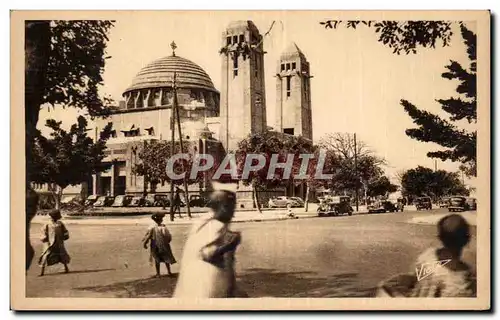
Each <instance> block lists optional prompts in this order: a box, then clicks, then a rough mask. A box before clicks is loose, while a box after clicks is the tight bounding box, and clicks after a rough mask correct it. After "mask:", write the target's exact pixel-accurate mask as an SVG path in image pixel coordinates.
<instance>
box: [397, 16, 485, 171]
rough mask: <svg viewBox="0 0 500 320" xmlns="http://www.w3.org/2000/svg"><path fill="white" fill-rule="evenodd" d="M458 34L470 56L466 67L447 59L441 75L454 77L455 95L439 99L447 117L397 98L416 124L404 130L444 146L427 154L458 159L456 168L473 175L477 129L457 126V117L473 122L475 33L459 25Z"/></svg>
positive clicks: (474, 116)
mask: <svg viewBox="0 0 500 320" xmlns="http://www.w3.org/2000/svg"><path fill="white" fill-rule="evenodd" d="M461 32H462V37H463V39H464V43H465V44H466V46H467V54H468V57H469V60H470V66H469V68H464V67H462V66H461V65H460V64H459V63H458V62H456V61H451V62H450V64H449V65H447V66H446V69H447V71H446V72H444V73H443V74H442V75H441V76H442V77H443V78H445V79H449V80H458V82H459V85H458V86H457V89H456V92H457V93H458V95H459V97H451V98H448V99H439V100H437V102H439V103H440V104H441V108H442V109H443V110H444V111H445V112H446V113H448V114H449V115H450V116H449V120H446V119H443V118H441V117H439V116H438V115H435V114H432V113H430V112H428V111H425V110H420V109H418V108H417V107H416V106H415V105H413V104H412V103H410V102H409V101H407V100H401V105H402V106H403V108H404V110H405V111H406V112H407V113H408V115H409V116H410V117H411V118H412V119H413V123H415V124H416V125H417V126H418V127H417V128H411V129H407V130H406V134H407V135H408V136H409V137H410V138H412V139H416V140H418V141H422V142H434V143H436V144H438V145H440V146H442V147H444V148H446V149H445V150H438V151H433V152H429V153H427V156H428V157H431V158H439V159H441V160H443V161H446V160H451V161H453V162H456V161H458V162H460V163H461V167H460V169H461V170H462V171H463V172H464V173H465V174H466V175H467V176H469V177H470V176H476V173H477V157H476V141H477V132H476V131H475V130H474V131H467V130H465V129H461V128H459V126H458V123H459V121H461V120H464V119H465V120H467V121H468V122H469V123H476V122H477V102H476V35H475V34H474V33H473V32H471V31H470V30H468V29H467V28H466V27H465V26H464V25H463V24H462V25H461Z"/></svg>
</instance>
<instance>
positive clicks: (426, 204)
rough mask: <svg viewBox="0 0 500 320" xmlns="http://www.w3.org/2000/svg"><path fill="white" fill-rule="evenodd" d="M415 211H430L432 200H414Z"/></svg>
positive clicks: (423, 198) (427, 198) (426, 198)
mask: <svg viewBox="0 0 500 320" xmlns="http://www.w3.org/2000/svg"><path fill="white" fill-rule="evenodd" d="M415 207H416V208H417V210H432V200H431V198H430V197H420V198H417V199H415Z"/></svg>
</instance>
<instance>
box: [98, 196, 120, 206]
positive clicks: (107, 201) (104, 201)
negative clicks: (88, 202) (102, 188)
mask: <svg viewBox="0 0 500 320" xmlns="http://www.w3.org/2000/svg"><path fill="white" fill-rule="evenodd" d="M114 200H115V197H112V196H100V197H99V198H97V201H96V202H94V204H93V206H94V207H109V206H111V205H112V204H113V201H114Z"/></svg>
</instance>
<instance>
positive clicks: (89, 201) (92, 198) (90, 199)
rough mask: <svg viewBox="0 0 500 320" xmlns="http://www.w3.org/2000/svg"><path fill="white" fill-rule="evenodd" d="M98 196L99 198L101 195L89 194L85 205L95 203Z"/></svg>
mask: <svg viewBox="0 0 500 320" xmlns="http://www.w3.org/2000/svg"><path fill="white" fill-rule="evenodd" d="M97 198H99V196H98V195H96V194H93V195H90V196H88V197H87V200H85V206H91V205H93V204H94V203H95V202H96V201H97Z"/></svg>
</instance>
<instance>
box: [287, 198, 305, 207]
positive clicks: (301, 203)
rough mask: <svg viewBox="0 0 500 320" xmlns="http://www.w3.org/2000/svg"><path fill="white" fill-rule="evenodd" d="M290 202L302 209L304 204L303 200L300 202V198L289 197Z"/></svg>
mask: <svg viewBox="0 0 500 320" xmlns="http://www.w3.org/2000/svg"><path fill="white" fill-rule="evenodd" d="M290 199H291V200H293V201H296V202H297V204H298V206H300V207H304V205H305V203H304V200H302V198H299V197H290Z"/></svg>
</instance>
